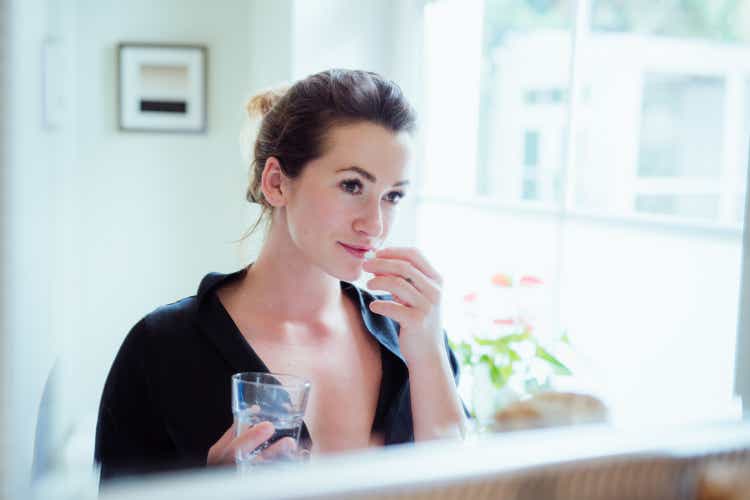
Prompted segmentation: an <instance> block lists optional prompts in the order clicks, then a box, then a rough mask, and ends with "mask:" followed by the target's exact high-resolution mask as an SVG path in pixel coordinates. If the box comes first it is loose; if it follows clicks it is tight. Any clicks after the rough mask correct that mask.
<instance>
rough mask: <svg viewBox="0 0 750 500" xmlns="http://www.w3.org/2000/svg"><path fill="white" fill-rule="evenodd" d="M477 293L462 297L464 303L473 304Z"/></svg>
mask: <svg viewBox="0 0 750 500" xmlns="http://www.w3.org/2000/svg"><path fill="white" fill-rule="evenodd" d="M477 297H478V295H477V292H470V293H467V294H466V295H464V302H475V301H476V300H477Z"/></svg>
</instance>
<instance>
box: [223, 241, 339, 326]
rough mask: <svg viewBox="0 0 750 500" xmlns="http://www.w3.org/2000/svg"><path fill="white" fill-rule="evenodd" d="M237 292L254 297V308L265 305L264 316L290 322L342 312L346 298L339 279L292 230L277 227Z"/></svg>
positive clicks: (241, 297)
mask: <svg viewBox="0 0 750 500" xmlns="http://www.w3.org/2000/svg"><path fill="white" fill-rule="evenodd" d="M237 292H238V295H239V297H238V298H240V300H241V302H244V300H243V299H245V298H247V299H249V298H250V297H252V301H253V303H254V307H253V309H255V308H257V307H262V313H263V314H264V316H266V317H271V318H279V319H283V320H284V321H290V322H308V321H315V322H317V321H324V322H325V320H326V319H328V318H331V317H332V316H338V315H340V313H341V304H342V298H343V297H342V293H341V284H340V282H339V280H338V279H336V278H334V277H333V276H331V275H329V274H328V273H326V272H325V271H323V270H322V269H320V268H319V267H317V266H315V265H313V264H312V263H311V262H310V261H309V260H308V259H307V258H306V257H305V256H304V255H303V254H302V253H300V252H299V249H298V248H297V247H296V245H294V244H293V242H292V241H291V240H290V239H289V237H288V234H286V233H284V234H279V233H278V232H277V233H274V231H273V229H271V231H270V232H269V234H268V237H267V238H266V241H265V243H264V244H263V247H262V249H261V252H260V255H259V256H258V258H257V259H256V260H255V262H254V263H253V264H252V265H251V266H249V267H248V270H247V273H246V274H245V277H244V278H243V280H242V281H241V282H240V284H239V290H237ZM246 292H249V293H246ZM243 305H244V304H243ZM248 306H249V304H248Z"/></svg>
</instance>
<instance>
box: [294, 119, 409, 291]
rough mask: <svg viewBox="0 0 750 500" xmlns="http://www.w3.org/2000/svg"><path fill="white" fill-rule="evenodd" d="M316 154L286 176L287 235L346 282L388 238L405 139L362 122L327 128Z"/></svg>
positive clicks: (404, 171)
mask: <svg viewBox="0 0 750 500" xmlns="http://www.w3.org/2000/svg"><path fill="white" fill-rule="evenodd" d="M326 139H327V140H326V144H325V145H326V147H325V148H324V154H323V156H321V157H319V158H317V159H315V160H313V161H311V162H309V163H308V164H307V165H306V166H305V168H304V169H303V171H302V174H301V175H300V176H299V177H298V178H296V179H294V180H292V181H290V183H289V195H288V197H287V203H286V220H287V225H288V230H289V235H290V237H291V239H292V241H293V243H294V244H295V245H296V246H297V247H298V249H299V251H300V252H301V253H302V254H303V255H304V256H305V257H307V259H308V260H309V261H310V262H311V263H313V264H314V265H317V266H318V267H320V268H321V269H323V270H324V271H325V272H327V273H328V274H330V275H332V276H334V277H336V278H338V279H342V280H345V281H354V280H356V279H358V278H359V276H360V274H361V272H362V263H363V262H364V255H365V253H366V252H367V250H369V249H377V248H379V247H380V246H381V245H382V244H383V241H384V240H385V239H386V237H387V236H388V232H389V231H390V228H391V225H392V224H393V222H394V219H395V216H396V213H397V211H398V204H399V202H400V201H401V198H403V196H404V195H405V194H406V190H407V188H408V184H409V170H410V159H411V148H412V145H411V139H410V137H409V135H408V133H406V132H400V133H394V132H392V131H390V130H388V129H386V128H384V127H382V126H380V125H376V124H373V123H370V122H357V123H354V124H350V125H340V126H336V127H333V128H332V129H331V130H330V131H329V133H328V134H327V138H326Z"/></svg>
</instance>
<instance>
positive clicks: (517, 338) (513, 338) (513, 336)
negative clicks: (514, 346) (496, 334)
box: [497, 332, 529, 345]
mask: <svg viewBox="0 0 750 500" xmlns="http://www.w3.org/2000/svg"><path fill="white" fill-rule="evenodd" d="M497 340H498V342H501V343H503V344H505V345H508V344H510V343H512V342H523V341H524V340H529V332H523V333H510V334H508V335H503V336H502V337H500V338H499V339H497Z"/></svg>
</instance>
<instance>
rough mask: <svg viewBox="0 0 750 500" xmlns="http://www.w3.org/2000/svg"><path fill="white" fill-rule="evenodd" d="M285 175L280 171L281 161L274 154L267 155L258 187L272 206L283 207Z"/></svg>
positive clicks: (284, 203) (284, 201)
mask: <svg viewBox="0 0 750 500" xmlns="http://www.w3.org/2000/svg"><path fill="white" fill-rule="evenodd" d="M287 180H288V179H287V177H286V175H284V172H282V171H281V163H279V160H278V159H277V158H276V157H275V156H269V157H268V159H267V160H266V164H265V166H264V167H263V175H262V176H261V179H260V188H261V190H262V191H263V197H264V198H265V199H266V201H268V203H269V204H270V205H271V206H272V207H283V206H284V205H286V201H287V200H286V195H287Z"/></svg>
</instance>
